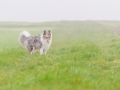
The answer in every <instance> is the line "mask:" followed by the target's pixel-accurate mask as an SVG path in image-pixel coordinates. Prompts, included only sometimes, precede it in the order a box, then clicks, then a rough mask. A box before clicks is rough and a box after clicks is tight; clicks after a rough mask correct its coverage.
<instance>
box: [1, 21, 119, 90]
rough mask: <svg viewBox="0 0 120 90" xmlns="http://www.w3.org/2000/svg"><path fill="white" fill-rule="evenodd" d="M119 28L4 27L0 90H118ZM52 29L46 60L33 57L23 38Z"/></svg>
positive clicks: (76, 24)
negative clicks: (22, 44) (25, 46)
mask: <svg viewBox="0 0 120 90" xmlns="http://www.w3.org/2000/svg"><path fill="white" fill-rule="evenodd" d="M119 28H120V22H103V21H101V22H100V21H60V22H44V23H25V22H23V23H22V22H21V23H20V22H8V23H6V22H1V23H0V90H120V37H119V36H118V35H117V34H116V33H115V30H116V29H117V30H118V29H119ZM45 29H49V30H51V31H52V33H53V42H52V45H51V47H50V49H49V50H48V52H47V54H46V55H42V56H40V54H39V52H36V53H34V54H32V55H30V54H29V53H28V52H27V51H26V50H25V49H24V48H22V47H21V46H20V44H19V42H18V36H19V33H20V32H21V31H23V30H28V31H29V32H30V33H31V34H32V35H38V34H40V33H42V31H43V30H45Z"/></svg>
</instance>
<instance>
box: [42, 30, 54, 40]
mask: <svg viewBox="0 0 120 90" xmlns="http://www.w3.org/2000/svg"><path fill="white" fill-rule="evenodd" d="M51 34H52V33H51V31H50V30H44V31H43V38H44V39H46V40H50V39H51V37H52V35H51Z"/></svg>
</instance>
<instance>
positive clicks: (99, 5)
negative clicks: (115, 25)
mask: <svg viewBox="0 0 120 90" xmlns="http://www.w3.org/2000/svg"><path fill="white" fill-rule="evenodd" d="M60 20H120V0H0V21H27V22H44V21H60Z"/></svg>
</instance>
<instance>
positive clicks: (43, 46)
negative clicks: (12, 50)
mask: <svg viewBox="0 0 120 90" xmlns="http://www.w3.org/2000/svg"><path fill="white" fill-rule="evenodd" d="M18 40H19V42H20V43H21V45H22V46H23V47H24V48H26V50H27V51H28V52H30V53H31V54H32V53H33V52H35V51H36V50H39V51H40V55H42V54H46V53H47V51H48V49H49V47H50V45H51V43H52V33H51V31H50V30H44V31H43V33H42V34H41V35H38V36H31V35H30V33H29V32H28V31H22V32H21V33H20V35H19V38H18Z"/></svg>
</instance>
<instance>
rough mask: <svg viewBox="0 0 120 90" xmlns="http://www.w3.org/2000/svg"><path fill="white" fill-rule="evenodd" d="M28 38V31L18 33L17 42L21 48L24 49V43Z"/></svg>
mask: <svg viewBox="0 0 120 90" xmlns="http://www.w3.org/2000/svg"><path fill="white" fill-rule="evenodd" d="M29 36H30V33H29V32H28V31H22V32H21V33H20V35H19V38H18V40H19V42H20V44H21V45H22V46H23V47H24V42H25V40H26V38H27V37H29Z"/></svg>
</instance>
